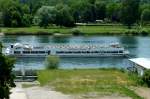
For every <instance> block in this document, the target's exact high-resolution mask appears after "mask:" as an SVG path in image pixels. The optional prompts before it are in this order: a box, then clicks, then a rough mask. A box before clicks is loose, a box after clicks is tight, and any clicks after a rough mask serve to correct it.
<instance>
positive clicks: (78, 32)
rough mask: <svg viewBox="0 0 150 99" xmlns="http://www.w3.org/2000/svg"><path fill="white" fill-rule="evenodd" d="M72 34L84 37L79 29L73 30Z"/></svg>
mask: <svg viewBox="0 0 150 99" xmlns="http://www.w3.org/2000/svg"><path fill="white" fill-rule="evenodd" d="M71 33H72V34H73V35H74V36H78V35H82V32H81V31H80V30H79V29H77V28H73V29H72V30H71Z"/></svg>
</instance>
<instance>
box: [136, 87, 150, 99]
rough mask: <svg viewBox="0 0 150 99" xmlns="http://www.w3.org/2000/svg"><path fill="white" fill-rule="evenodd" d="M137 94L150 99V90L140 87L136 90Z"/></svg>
mask: <svg viewBox="0 0 150 99" xmlns="http://www.w3.org/2000/svg"><path fill="white" fill-rule="evenodd" d="M134 90H135V92H136V93H137V94H138V95H139V96H141V97H143V98H144V99H150V88H144V87H139V88H135V89H134Z"/></svg>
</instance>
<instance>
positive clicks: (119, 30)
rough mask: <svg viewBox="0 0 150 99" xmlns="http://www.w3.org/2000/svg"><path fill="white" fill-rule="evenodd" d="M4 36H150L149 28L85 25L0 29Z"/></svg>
mask: <svg viewBox="0 0 150 99" xmlns="http://www.w3.org/2000/svg"><path fill="white" fill-rule="evenodd" d="M0 30H1V32H2V33H3V34H5V35H56V36H60V35H133V36H134V35H150V26H144V27H143V28H139V27H135V26H134V27H133V28H132V29H127V27H125V26H122V25H98V26H97V25H85V26H77V27H75V28H65V27H54V26H53V27H48V28H46V29H44V28H41V27H38V26H32V27H26V28H0Z"/></svg>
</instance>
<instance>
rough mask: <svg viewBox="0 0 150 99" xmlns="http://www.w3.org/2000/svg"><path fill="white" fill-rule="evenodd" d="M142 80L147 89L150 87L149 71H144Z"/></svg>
mask: <svg viewBox="0 0 150 99" xmlns="http://www.w3.org/2000/svg"><path fill="white" fill-rule="evenodd" d="M142 80H143V82H144V83H145V84H146V85H147V86H148V87H150V69H149V70H146V71H145V73H144V75H143V77H142Z"/></svg>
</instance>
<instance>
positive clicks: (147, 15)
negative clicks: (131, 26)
mask: <svg viewBox="0 0 150 99" xmlns="http://www.w3.org/2000/svg"><path fill="white" fill-rule="evenodd" d="M141 22H142V24H147V23H150V9H144V10H143V12H142V14H141Z"/></svg>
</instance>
